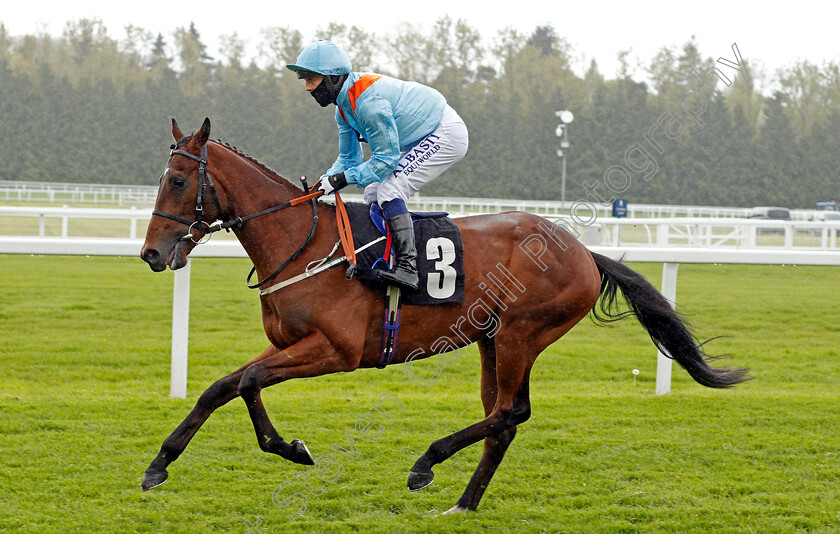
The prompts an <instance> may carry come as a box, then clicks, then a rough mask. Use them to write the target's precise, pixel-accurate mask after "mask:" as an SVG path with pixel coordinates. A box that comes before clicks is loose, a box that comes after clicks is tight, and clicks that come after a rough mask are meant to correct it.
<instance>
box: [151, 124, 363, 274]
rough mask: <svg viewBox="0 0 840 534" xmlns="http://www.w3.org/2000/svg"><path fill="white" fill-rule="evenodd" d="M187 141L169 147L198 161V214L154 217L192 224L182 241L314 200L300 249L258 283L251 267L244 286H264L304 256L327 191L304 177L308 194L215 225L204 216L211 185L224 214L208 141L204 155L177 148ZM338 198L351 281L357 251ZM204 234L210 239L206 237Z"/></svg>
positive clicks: (338, 216)
mask: <svg viewBox="0 0 840 534" xmlns="http://www.w3.org/2000/svg"><path fill="white" fill-rule="evenodd" d="M188 140H189V136H187V137H183V138H181V139H179V140H178V142H176V143H175V144H174V145H172V146H171V147H170V148H171V151H170V153H169V157H170V158H172V156H176V155H177V156H184V157H186V158H189V159H191V160H194V161H197V162H198V192H197V193H196V200H195V213H196V218H195V220H194V221H190V220H189V219H185V218H183V217H180V216H178V215H174V214H172V213H167V212H165V211H161V210H158V209H155V210H152V216H154V215H157V216H159V217H163V218H166V219H170V220H172V221H175V222H179V223H181V224H184V225H187V226H189V230H187V233H186V234H185V235H184V236H182V237H181V238H180V239H179V241H187V240H189V241H192V242H193V243H195V244H197V245H200V244H202V243H206V242H207V241H209V240H210V237H211V235H212V234H213V233H214V232H218V231H220V230H225V231H228V232H229V231H230V229H231V228H241V227H242V225H243V224H245V223H246V222H247V221H250V220H251V219H256V218H257V217H262V216H263V215H268V214H270V213H275V212H277V211H280V210H283V209H286V208H290V207H294V206H297V205H300V204H302V203H304V202H307V201H311V202H312V226H311V228H310V229H309V235H307V236H306V239H305V240H304V241H303V243H302V244H301V245H300V247H298V249H297V250H296V251H295V252H294V254H292V255H291V256H289V258H287V259H286V261H284V262H283V263H282V264H281V265H280V267H278V268H277V269H276V270H275V271H274V272H273V273H271V274H270V275H268V276H267V277H265V278H264V279H262V280H260V281H258V282H257V283H255V284H252V283H251V278H252V277H253V276H254V274H255V273H256V272H257V268H256V267H254V266H252V267H251V271H250V272H249V273H248V276H247V278H245V285H247V286H248V288H249V289H257V288H259V287H260V286H263V285H265V284H266V283H268V282H270V281H271V280H273V279H274V278H275V277H276V276H277V275H278V274H280V272H281V271H282V270H283V269H285V268H286V266H287V265H289V264H290V263H291V262H293V261H294V260H296V259H297V258H298V257H299V256H300V255H301V253H303V250H304V249H305V248H306V246H307V245H309V243H310V241H312V238H313V237H315V230H316V229H317V228H318V202H317V200H316V199H317V198H318V197H320V196H322V195H323V194H324V192H323V191H320V190H314V191H310V190H309V186H308V184H307V183H306V177H305V176H301V177H300V181H301V183H302V184H303V189H304V191H305V192H306V194H304V195H303V196H300V197H297V198H293V199H291V200H288V201H286V202H283V203H282V204H278V205H277V206H272V207H270V208H267V209H264V210H262V211H258V212H256V213H252V214H250V215H246V216H244V217H240V216H238V215H234V216H233V218H231V219H229V220H227V221H220V222H218V223H216V224H213V225H211V224H209V223H208V222H207V221H205V220H204V219H203V217H204V200H205V197H206V196H207V191H206V190H207V188H208V187H209V188H210V192H211V193H212V195H213V201H214V202H215V204H216V209H217V210H218V211H217V213H219V214H220V215H221V213H222V205H221V203H220V202H219V195H218V193H217V192H216V186H215V185H214V184H213V180H212V178H211V177H210V175H209V174H208V173H207V144H205V145H204V146H203V147H202V148H201V156H196V155H195V154H191V153H189V152H187V151H186V150H178V148H179V147H181V146H182V145H184V144H185V143H186V142H187V141H188ZM317 185H318V182H315V186H317ZM335 198H336V219H337V221H338V230H339V237H340V240H341V243H342V245H343V247H344V251H345V258H346V260H347V261H348V262H349V263H350V267H349V268H348V270H347V279H348V280H349V279H350V278H352V277H353V274H354V273H355V271H356V265H355V264H356V255H355V250H354V247H353V234H352V231H351V230H350V221H349V218H348V217H347V210H346V208H345V207H344V202H342V200H341V197H340V196H339V194H338V191H336V192H335ZM196 225H204V228H199V229H198V230H199V231H201V232H204V235H203V236H201V237H200V238H198V239H197V240H196V239H195V236H193V234H192V229H193V227H195V226H196ZM205 237H206V238H207V239H205ZM278 289H279V288H278Z"/></svg>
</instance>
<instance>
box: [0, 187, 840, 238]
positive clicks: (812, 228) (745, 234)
mask: <svg viewBox="0 0 840 534" xmlns="http://www.w3.org/2000/svg"><path fill="white" fill-rule="evenodd" d="M424 201H425V199H419V200H417V201H416V202H417V203H418V204H422V203H423V202H424ZM448 201H451V199H449V200H448ZM499 202H500V204H498V205H497V206H495V207H496V208H498V209H499V210H500V211H501V210H504V209H513V208H514V207H516V205H515V203H514V201H499ZM503 202H508V203H510V204H504V203H503ZM531 204H534V205H536V204H537V203H531ZM446 207H447V206H446V205H444V204H433V205H420V206H418V208H417V209H422V210H427V209H433V210H439V209H444V208H446ZM450 207H456V208H465V207H466V205H458V206H450ZM484 208H488V206H487V205H485V206H484ZM545 211H551V209H549V208H548V207H546V208H545ZM459 215H463V213H462V212H458V215H454V216H459ZM3 216H7V217H16V218H17V217H20V218H37V220H38V233H37V235H38V236H39V237H47V236H48V235H47V234H48V232H47V226H48V225H47V221H48V220H60V222H61V229H60V233H58V232H57V231H56V230H55V229H54V228H51V230H50V232H49V233H51V234H53V235H56V234H57V235H58V236H60V237H68V236H69V235H70V225H71V222H73V221H82V220H85V219H98V220H104V219H113V220H127V221H129V224H130V226H129V229H128V237H129V238H130V239H134V238H136V237H137V231H138V230H137V229H138V222H141V223H143V224H146V223H147V222H148V220H149V219H150V218H151V216H152V210H151V208H143V209H137V208H130V209H129V208H111V209H104V208H71V207H66V206H65V207H30V206H0V217H3ZM544 216H546V217H549V218H553V219H555V220H556V219H558V218H562V219H564V220H565V221H570V219H569V217H567V216H562V217H561V216H558V215H555V214H551V213H546V214H544ZM51 226H55V224H54V223H53V224H52V225H51ZM577 228H578V230H579V231H581V233H583V231H584V230H586V231H588V232H592V231H593V230H594V231H597V232H600V238H598V239H599V241H598V243H599V244H601V245H608V246H634V245H636V246H645V247H650V246H657V247H662V246H672V245H676V246H698V247H736V248H756V247H784V248H795V249H837V248H838V247H837V234H838V231H840V221H820V222H811V221H763V220H756V219H743V218H740V219H739V218H732V217H729V218H710V217H672V218H657V217H654V218H634V217H631V218H620V219H617V218H612V217H599V218H597V219H595V222H594V223H593V224H591V225H589V226H587V227H584V226H582V225H581V224H578V225H577ZM85 231H86V232H91V231H92V229H91V228H90V225H86V227H85ZM4 233H6V232H4V230H3V228H0V234H4ZM226 237H230V236H226ZM587 241H588V242H592V241H591V240H589V239H588V240H587Z"/></svg>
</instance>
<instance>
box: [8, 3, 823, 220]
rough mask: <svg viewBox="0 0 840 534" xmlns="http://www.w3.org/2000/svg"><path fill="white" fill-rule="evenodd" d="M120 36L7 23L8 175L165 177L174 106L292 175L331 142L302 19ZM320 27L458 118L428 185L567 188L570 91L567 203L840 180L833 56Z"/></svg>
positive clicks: (311, 167) (119, 179)
mask: <svg viewBox="0 0 840 534" xmlns="http://www.w3.org/2000/svg"><path fill="white" fill-rule="evenodd" d="M125 34H126V35H125V38H124V39H123V40H121V41H117V40H115V39H113V38H112V37H111V36H110V35H109V34H108V32H107V30H106V28H105V27H104V25H103V24H102V22H101V21H99V20H96V19H81V20H74V21H71V22H70V23H68V24H67V25H66V26H65V28H64V31H63V32H62V34H61V36H60V37H57V38H56V37H52V36H50V35H47V34H44V33H39V34H35V35H23V36H14V35H11V34H10V33H9V32H8V31H7V29H6V27H5V26H4V25H3V24H2V22H0V140H2V143H0V179H17V180H52V181H70V182H109V183H145V184H152V183H155V181H156V180H157V177H158V176H159V175H160V172H161V166H162V164H163V162H164V161H165V157H166V154H167V151H168V146H169V143H170V140H169V119H170V118H171V117H175V118H177V119H178V121H179V123H180V124H181V125H182V127H183V128H184V130H185V131H191V130H192V129H194V128H196V127H197V126H198V125H199V124H200V123H201V121H202V120H203V119H204V117H210V118H211V120H212V122H213V134H214V136H216V137H222V138H223V139H224V140H225V141H228V142H230V143H232V144H234V145H237V146H238V147H240V148H241V149H242V150H246V151H247V152H249V153H250V154H252V155H253V156H254V157H256V158H258V159H259V160H261V161H263V162H264V163H266V164H267V165H269V166H271V167H274V168H275V169H277V170H278V171H279V172H280V173H281V174H283V175H285V176H288V177H291V178H296V177H297V176H299V175H301V174H306V175H308V176H310V177H317V176H319V175H320V174H321V173H322V172H323V171H324V170H325V169H326V168H327V167H328V166H329V165H330V164H331V163H332V161H333V160H334V158H335V156H336V150H337V138H336V125H335V121H334V118H333V116H334V110H333V109H332V108H321V107H319V106H317V105H316V104H315V103H314V102H313V101H312V98H311V96H310V95H308V94H307V93H306V92H305V91H304V89H303V85H302V83H301V82H300V80H298V79H297V78H296V77H295V75H294V74H293V73H291V72H290V71H288V70H286V69H285V68H284V66H285V65H286V64H288V63H289V62H292V61H294V60H295V59H296V58H297V55H298V53H299V51H300V49H301V48H302V47H303V46H304V45H305V43H306V42H308V39H309V38H304V35H303V34H302V33H301V32H300V31H299V30H298V29H295V28H290V27H268V28H264V29H263V30H262V31H261V33H260V38H261V41H260V42H259V43H258V46H257V49H258V51H259V55H258V56H257V57H255V58H250V57H248V56H247V53H246V50H247V49H246V47H245V43H244V41H243V40H242V39H241V38H240V37H239V36H237V35H236V34H231V35H227V36H223V37H222V39H221V49H220V50H219V51H214V52H213V53H212V54H211V52H210V51H209V50H208V48H207V46H206V45H205V44H204V43H203V42H202V39H201V36H200V34H199V32H198V30H197V28H196V27H195V25H194V24H190V25H189V26H188V27H186V28H178V29H176V30H175V31H174V32H173V33H172V34H171V35H169V36H164V35H162V34H157V35H152V34H151V33H149V32H147V31H145V30H143V29H142V28H137V27H134V26H129V27H128V28H126V29H125ZM312 38H332V39H335V40H337V41H339V42H342V43H343V44H345V45H346V48H347V49H348V53H349V54H350V56H351V59H352V61H353V63H354V67H355V68H356V69H358V70H365V71H375V72H380V73H383V74H390V75H395V76H399V77H403V78H407V79H411V80H416V81H419V82H422V83H427V84H431V85H432V86H434V87H436V88H437V89H439V90H440V91H441V92H442V93H443V94H444V95H445V96H446V98H447V100H448V101H449V103H450V104H451V105H452V106H453V107H455V108H456V109H457V110H458V112H459V113H460V114H461V116H462V117H463V118H464V120H465V121H466V122H467V125H468V126H469V129H470V150H469V152H468V154H467V156H466V158H465V159H464V161H463V162H462V163H460V164H459V165H456V166H455V167H453V168H452V169H451V170H450V171H449V172H447V173H446V174H445V175H444V176H442V177H441V178H439V179H438V180H436V181H435V182H433V183H432V184H430V185H429V186H428V187H427V188H426V189H424V194H429V195H464V196H482V197H510V198H528V199H552V200H555V199H559V197H560V169H561V160H560V159H559V158H558V157H557V154H556V151H557V149H558V148H559V139H558V138H557V137H556V135H555V130H556V128H557V125H558V119H557V117H556V116H555V111H557V110H561V109H569V110H571V111H573V112H574V114H575V120H574V122H573V123H572V124H571V125H569V126H568V132H569V141H570V143H571V147H570V149H569V150H568V151H567V158H568V159H567V171H568V172H567V182H566V199H567V200H569V201H572V200H575V199H587V200H590V201H597V200H598V199H602V200H604V201H607V200H609V199H610V198H612V197H613V196H621V197H624V198H628V199H629V200H630V201H631V202H636V203H649V202H652V203H685V204H704V205H709V204H711V205H761V204H778V205H786V206H790V207H812V206H813V203H814V202H815V201H816V200H825V199H832V198H834V199H837V198H838V197H840V179H838V170H837V169H838V168H840V128H838V126H840V65H838V63H836V62H830V63H827V64H823V65H814V64H811V63H809V62H807V61H800V62H798V63H795V64H793V65H791V66H789V67H787V68H785V69H782V70H780V71H779V72H777V73H776V74H775V75H774V77H773V78H772V79H770V78H765V77H762V76H761V75H760V74H758V73H752V69H751V66H750V63H749V62H748V61H745V62H744V64H743V65H742V66H741V70H740V71H736V70H734V69H733V68H731V67H729V66H727V65H725V64H724V63H721V62H720V61H716V60H714V59H712V58H710V57H707V56H705V55H704V54H703V53H701V50H700V46H699V44H698V43H697V41H696V40H695V39H694V38H693V37H692V38H691V39H689V40H688V41H687V42H686V43H684V44H683V45H682V46H679V47H676V46H672V47H664V48H662V49H661V50H660V51H659V53H658V54H657V55H656V56H655V57H654V58H652V60H651V62H650V64H649V66H648V67H647V73H645V72H640V71H639V69H638V67H637V66H636V65H635V64H633V63H632V62H631V59H630V51H629V50H625V51H622V52H621V53H620V54H619V62H620V63H621V68H620V70H619V73H618V75H617V76H616V77H614V78H608V77H605V76H604V75H603V74H602V73H601V72H600V71H599V70H598V65H597V64H596V63H595V62H594V61H593V62H590V64H589V65H586V66H585V67H586V70H585V71H584V72H582V73H579V72H578V71H577V70H576V68H575V67H574V62H573V61H572V54H571V49H570V47H569V45H568V43H567V42H566V40H565V39H564V38H563V36H562V35H560V34H558V32H557V31H556V30H555V29H554V28H552V27H551V26H539V27H537V28H535V29H534V31H533V32H532V33H530V34H522V33H519V32H517V31H515V30H512V29H507V30H504V31H501V32H499V33H497V34H496V35H495V36H493V38H492V39H491V40H489V41H484V40H483V38H482V36H481V35H480V34H479V32H478V31H476V30H475V29H474V28H472V27H471V26H470V25H469V24H468V23H467V22H466V21H464V20H453V19H451V18H449V17H441V18H440V19H439V20H438V21H437V23H435V24H434V25H433V26H432V27H431V28H430V29H428V30H427V29H424V28H422V27H420V26H415V25H410V24H407V23H406V24H403V25H401V26H399V27H397V28H395V29H393V30H391V31H390V33H388V34H387V35H386V36H385V37H381V36H379V35H376V34H372V33H368V32H365V31H363V30H361V29H359V28H357V27H352V26H347V25H345V24H340V23H330V24H328V25H327V26H326V27H324V28H319V29H317V31H316V34H315V35H313V36H312ZM168 42H171V43H172V45H171V48H169V47H168V46H167V43H168ZM213 55H215V56H216V57H218V59H214V58H213V57H212V56H213ZM721 55H723V56H725V57H731V54H725V53H722V54H721ZM759 84H761V86H762V87H772V88H773V89H774V92H773V93H772V94H769V95H763V94H762V93H761V92H760V90H759V88H758V86H759ZM622 169H623V170H622Z"/></svg>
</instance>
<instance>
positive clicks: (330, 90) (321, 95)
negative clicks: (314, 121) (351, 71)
mask: <svg viewBox="0 0 840 534" xmlns="http://www.w3.org/2000/svg"><path fill="white" fill-rule="evenodd" d="M346 79H347V75H346V74H342V75H340V76H324V79H323V80H322V81H321V83H319V84H318V87H316V88H315V89H313V90H312V98H314V99H315V101H316V102H318V104H320V105H321V107H322V108H325V107H327V106H329V105H330V104H335V100H336V98H338V93H339V92H340V91H341V87H342V86H343V85H344V80H346Z"/></svg>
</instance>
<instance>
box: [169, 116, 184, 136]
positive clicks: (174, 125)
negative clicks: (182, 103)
mask: <svg viewBox="0 0 840 534" xmlns="http://www.w3.org/2000/svg"><path fill="white" fill-rule="evenodd" d="M182 137H184V132H182V131H181V128H179V127H178V122H177V121H176V120H175V118H174V117H173V118H172V138H173V139H175V141H176V142H177V141H179V140H180V139H181V138H182Z"/></svg>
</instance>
